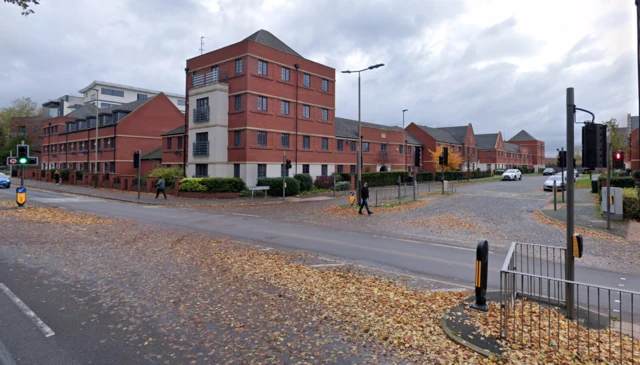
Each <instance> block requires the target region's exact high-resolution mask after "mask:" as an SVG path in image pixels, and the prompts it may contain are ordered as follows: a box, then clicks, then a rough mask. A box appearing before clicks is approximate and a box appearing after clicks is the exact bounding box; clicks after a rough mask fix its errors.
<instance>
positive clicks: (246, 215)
mask: <svg viewBox="0 0 640 365" xmlns="http://www.w3.org/2000/svg"><path fill="white" fill-rule="evenodd" d="M229 214H233V215H239V216H242V217H254V218H261V217H260V216H259V215H255V214H243V213H229Z"/></svg>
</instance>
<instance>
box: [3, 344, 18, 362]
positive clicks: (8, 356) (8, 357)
mask: <svg viewBox="0 0 640 365" xmlns="http://www.w3.org/2000/svg"><path fill="white" fill-rule="evenodd" d="M0 362H1V363H2V364H3V365H16V363H15V361H13V357H12V356H11V354H10V353H9V350H7V346H5V345H4V343H3V342H2V340H0Z"/></svg>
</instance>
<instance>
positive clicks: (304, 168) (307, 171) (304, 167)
mask: <svg viewBox="0 0 640 365" xmlns="http://www.w3.org/2000/svg"><path fill="white" fill-rule="evenodd" d="M302 173H303V174H308V173H309V165H308V164H305V165H302Z"/></svg>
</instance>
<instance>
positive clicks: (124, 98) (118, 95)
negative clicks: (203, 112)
mask: <svg viewBox="0 0 640 365" xmlns="http://www.w3.org/2000/svg"><path fill="white" fill-rule="evenodd" d="M79 92H80V94H82V96H80V98H81V99H82V103H83V104H86V103H93V104H95V103H98V105H99V107H100V109H104V108H109V107H112V106H116V105H120V104H126V103H130V102H133V101H136V100H140V99H147V98H150V97H153V96H155V95H157V94H160V93H161V91H157V90H149V89H143V88H140V87H134V86H127V85H121V84H114V83H111V82H105V81H97V80H96V81H94V82H92V83H91V84H89V85H88V86H87V87H84V88H82V89H80V90H79ZM164 94H165V95H166V96H167V97H168V98H169V100H171V101H172V102H173V103H174V104H175V105H176V106H177V107H178V109H179V110H180V111H181V112H183V113H184V110H185V97H184V95H181V94H174V93H168V92H164Z"/></svg>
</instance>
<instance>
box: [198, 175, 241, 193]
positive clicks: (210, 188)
mask: <svg viewBox="0 0 640 365" xmlns="http://www.w3.org/2000/svg"><path fill="white" fill-rule="evenodd" d="M199 183H200V185H202V186H204V187H205V188H206V189H207V190H206V191H207V193H239V192H241V191H243V190H245V189H246V188H247V186H246V185H245V184H244V181H242V179H240V178H222V177H216V178H212V177H206V178H201V179H200V181H199Z"/></svg>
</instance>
